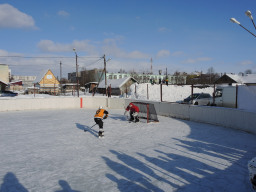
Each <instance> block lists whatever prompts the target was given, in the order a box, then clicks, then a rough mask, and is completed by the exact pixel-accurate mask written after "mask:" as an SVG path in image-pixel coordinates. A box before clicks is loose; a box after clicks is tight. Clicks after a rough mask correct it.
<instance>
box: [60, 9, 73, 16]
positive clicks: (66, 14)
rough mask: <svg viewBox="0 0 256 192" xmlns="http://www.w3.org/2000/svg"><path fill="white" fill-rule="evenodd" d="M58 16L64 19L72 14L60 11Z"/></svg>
mask: <svg viewBox="0 0 256 192" xmlns="http://www.w3.org/2000/svg"><path fill="white" fill-rule="evenodd" d="M58 15H59V16H62V17H68V16H69V15H70V14H69V13H68V12H67V11H64V10H60V11H58Z"/></svg>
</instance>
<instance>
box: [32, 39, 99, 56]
mask: <svg viewBox="0 0 256 192" xmlns="http://www.w3.org/2000/svg"><path fill="white" fill-rule="evenodd" d="M37 47H38V48H39V49H40V50H41V51H43V52H72V51H73V48H76V50H77V52H80V51H85V52H87V53H88V54H90V55H94V54H95V47H94V46H93V45H91V44H90V41H89V40H82V41H78V40H74V41H73V42H72V43H70V44H63V43H56V42H53V41H51V40H41V41H40V42H39V43H38V44H37Z"/></svg>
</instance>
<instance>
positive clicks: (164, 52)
mask: <svg viewBox="0 0 256 192" xmlns="http://www.w3.org/2000/svg"><path fill="white" fill-rule="evenodd" d="M169 55H170V51H169V50H164V49H162V50H160V51H158V53H157V57H168V56H169Z"/></svg>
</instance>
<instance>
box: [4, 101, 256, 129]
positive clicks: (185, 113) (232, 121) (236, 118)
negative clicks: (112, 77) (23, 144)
mask: <svg viewBox="0 0 256 192" xmlns="http://www.w3.org/2000/svg"><path fill="white" fill-rule="evenodd" d="M132 101H135V100H131V99H121V98H106V97H81V98H78V97H56V98H31V99H7V100H3V99H1V100H0V111H14V110H33V109H68V108H86V109H97V108H98V107H99V106H103V107H106V108H109V109H124V108H125V107H126V106H127V105H128V104H129V103H130V102H132ZM136 101H138V102H148V101H139V100H136ZM149 102H150V103H153V104H154V106H155V109H156V112H157V114H158V115H162V116H167V117H175V118H179V119H186V120H191V121H196V122H202V123H209V124H213V125H220V126H224V127H230V128H234V129H239V130H243V131H246V132H250V133H254V134H256V113H253V112H246V111H243V110H238V109H233V108H232V109H231V108H222V107H210V106H194V105H183V104H177V103H169V102H153V101H149Z"/></svg>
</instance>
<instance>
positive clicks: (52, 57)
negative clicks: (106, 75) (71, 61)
mask: <svg viewBox="0 0 256 192" xmlns="http://www.w3.org/2000/svg"><path fill="white" fill-rule="evenodd" d="M0 57H7V58H11V57H13V58H28V59H29V58H39V59H42V58H48V59H49V58H51V59H55V58H74V57H71V56H41V57H38V56H15V55H12V56H11V55H9V56H0ZM78 58H102V57H91V56H78Z"/></svg>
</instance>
